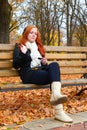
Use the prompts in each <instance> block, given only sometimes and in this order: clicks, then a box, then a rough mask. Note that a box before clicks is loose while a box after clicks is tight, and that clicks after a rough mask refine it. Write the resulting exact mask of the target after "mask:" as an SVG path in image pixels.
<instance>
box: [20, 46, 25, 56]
mask: <svg viewBox="0 0 87 130" xmlns="http://www.w3.org/2000/svg"><path fill="white" fill-rule="evenodd" d="M20 49H21V51H22V53H24V54H26V52H27V47H26V46H24V45H21V46H20Z"/></svg>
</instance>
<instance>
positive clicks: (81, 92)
mask: <svg viewBox="0 0 87 130" xmlns="http://www.w3.org/2000/svg"><path fill="white" fill-rule="evenodd" d="M85 90H87V88H83V89H81V90H80V91H79V92H78V93H77V94H76V95H77V96H79V95H80V94H81V93H82V92H83V91H85Z"/></svg>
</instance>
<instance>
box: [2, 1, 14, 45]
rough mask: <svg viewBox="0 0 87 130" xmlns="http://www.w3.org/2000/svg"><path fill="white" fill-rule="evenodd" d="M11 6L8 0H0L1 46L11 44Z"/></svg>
mask: <svg viewBox="0 0 87 130" xmlns="http://www.w3.org/2000/svg"><path fill="white" fill-rule="evenodd" d="M10 18H11V6H10V5H9V3H8V0H0V44H1V43H9V25H10Z"/></svg>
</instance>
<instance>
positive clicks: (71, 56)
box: [46, 53, 86, 60]
mask: <svg viewBox="0 0 87 130" xmlns="http://www.w3.org/2000/svg"><path fill="white" fill-rule="evenodd" d="M46 58H47V59H49V60H50V59H57V60H58V59H86V54H62V53H61V54H57V53H55V54H53V53H49V54H46Z"/></svg>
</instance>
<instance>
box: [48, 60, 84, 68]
mask: <svg viewBox="0 0 87 130" xmlns="http://www.w3.org/2000/svg"><path fill="white" fill-rule="evenodd" d="M53 61H55V62H57V63H59V65H60V67H63V66H66V67H71V66H73V67H75V66H77V67H80V66H87V60H83V61H81V60H71V61H69V60H68V61H67V60H62V61H61V60H58V61H57V60H51V61H48V63H51V62H53Z"/></svg>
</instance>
